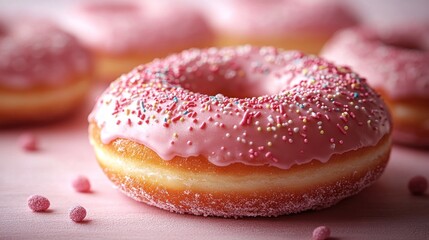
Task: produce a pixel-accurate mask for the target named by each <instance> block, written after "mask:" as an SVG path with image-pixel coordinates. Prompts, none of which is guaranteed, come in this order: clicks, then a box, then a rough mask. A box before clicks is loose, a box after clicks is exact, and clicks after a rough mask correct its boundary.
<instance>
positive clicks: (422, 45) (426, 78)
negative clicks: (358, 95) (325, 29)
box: [322, 27, 429, 99]
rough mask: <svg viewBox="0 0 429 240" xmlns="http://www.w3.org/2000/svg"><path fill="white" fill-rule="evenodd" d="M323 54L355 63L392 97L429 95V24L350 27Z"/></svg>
mask: <svg viewBox="0 0 429 240" xmlns="http://www.w3.org/2000/svg"><path fill="white" fill-rule="evenodd" d="M410 47H412V48H410ZM322 56H323V57H325V58H327V59H329V60H332V61H334V62H336V63H338V64H345V65H349V66H351V67H352V68H353V70H356V71H357V72H358V73H360V74H362V76H364V77H366V78H367V79H368V83H369V84H370V85H371V86H373V87H374V88H377V89H382V90H383V91H384V92H385V93H386V94H388V95H389V97H390V98H392V99H400V98H407V97H423V98H429V68H428V66H429V28H426V29H420V30H419V31H417V30H416V29H414V28H412V27H410V28H408V29H406V30H405V29H397V30H395V31H384V32H377V33H376V32H375V31H371V30H369V29H363V28H353V29H346V30H343V31H341V32H339V33H337V34H336V35H335V36H334V37H333V38H332V39H331V40H330V41H329V42H328V43H327V45H326V46H325V47H324V49H323V50H322Z"/></svg>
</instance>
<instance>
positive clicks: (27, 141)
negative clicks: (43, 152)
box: [18, 133, 38, 151]
mask: <svg viewBox="0 0 429 240" xmlns="http://www.w3.org/2000/svg"><path fill="white" fill-rule="evenodd" d="M18 141H19V145H20V146H21V148H22V149H23V150H25V151H36V150H37V145H38V142H37V138H36V136H35V135H34V134H32V133H24V134H22V135H21V136H19V140H18Z"/></svg>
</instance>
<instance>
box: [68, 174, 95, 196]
mask: <svg viewBox="0 0 429 240" xmlns="http://www.w3.org/2000/svg"><path fill="white" fill-rule="evenodd" d="M72 186H73V188H74V189H75V190H76V192H82V193H87V192H90V191H91V183H90V182H89V179H88V178H87V177H85V176H77V177H76V178H75V179H73V182H72Z"/></svg>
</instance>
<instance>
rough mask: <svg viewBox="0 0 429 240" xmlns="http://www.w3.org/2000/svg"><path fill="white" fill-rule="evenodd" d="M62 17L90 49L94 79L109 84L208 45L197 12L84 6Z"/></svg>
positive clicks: (134, 5)
mask: <svg viewBox="0 0 429 240" xmlns="http://www.w3.org/2000/svg"><path fill="white" fill-rule="evenodd" d="M66 17H67V19H65V21H64V24H65V26H66V27H67V28H68V29H69V30H70V31H71V32H72V33H74V34H75V35H76V36H77V37H78V38H79V39H80V40H81V41H82V42H83V43H84V44H85V45H86V46H87V47H88V48H89V49H91V50H92V52H93V55H94V56H95V61H96V70H95V71H96V73H95V74H96V76H97V77H98V78H100V79H102V80H107V81H109V82H110V81H113V80H114V79H116V78H117V77H118V76H119V75H120V74H122V73H124V72H128V71H131V69H133V68H134V67H136V66H138V65H140V64H142V63H146V62H150V61H152V60H153V59H154V58H158V57H165V56H167V55H168V54H171V53H174V52H178V51H182V50H184V49H187V48H190V47H209V46H211V44H212V41H213V33H212V31H211V29H210V28H209V26H208V24H207V22H206V20H205V19H204V18H203V16H202V14H200V13H198V12H197V11H196V10H192V9H188V8H184V7H171V6H165V4H161V3H160V2H157V1H146V2H137V1H134V2H129V1H128V2H127V1H125V2H118V1H116V2H111V1H110V2H89V3H88V2H86V3H82V4H81V5H79V6H77V7H76V9H75V11H73V12H72V14H69V15H66Z"/></svg>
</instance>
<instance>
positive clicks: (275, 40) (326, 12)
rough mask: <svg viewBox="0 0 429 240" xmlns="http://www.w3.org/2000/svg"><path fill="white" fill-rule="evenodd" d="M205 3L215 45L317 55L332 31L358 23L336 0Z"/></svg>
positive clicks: (251, 0) (240, 0) (257, 0)
mask: <svg viewBox="0 0 429 240" xmlns="http://www.w3.org/2000/svg"><path fill="white" fill-rule="evenodd" d="M207 6H208V7H207V10H206V12H207V16H208V19H209V21H210V23H211V25H212V26H213V28H214V29H215V32H216V33H217V35H218V39H217V45H218V46H233V45H242V44H252V45H256V46H275V47H279V48H283V49H297V50H301V51H304V52H306V53H313V54H317V53H318V52H319V50H320V49H321V48H322V47H323V45H324V44H325V43H326V41H327V40H328V39H329V38H330V37H331V36H332V35H333V33H334V32H335V31H337V30H338V29H341V28H344V27H350V26H353V25H355V24H356V23H357V20H356V18H355V17H354V15H353V14H352V13H351V12H350V11H349V10H348V9H347V8H345V7H344V6H343V5H341V4H340V3H339V2H336V1H302V0H268V1H260V0H250V1H249V0H231V1H217V2H216V4H215V5H213V6H212V5H207Z"/></svg>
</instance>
